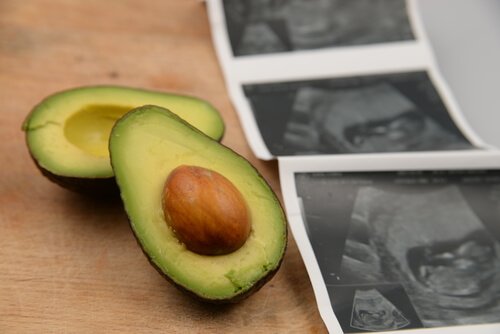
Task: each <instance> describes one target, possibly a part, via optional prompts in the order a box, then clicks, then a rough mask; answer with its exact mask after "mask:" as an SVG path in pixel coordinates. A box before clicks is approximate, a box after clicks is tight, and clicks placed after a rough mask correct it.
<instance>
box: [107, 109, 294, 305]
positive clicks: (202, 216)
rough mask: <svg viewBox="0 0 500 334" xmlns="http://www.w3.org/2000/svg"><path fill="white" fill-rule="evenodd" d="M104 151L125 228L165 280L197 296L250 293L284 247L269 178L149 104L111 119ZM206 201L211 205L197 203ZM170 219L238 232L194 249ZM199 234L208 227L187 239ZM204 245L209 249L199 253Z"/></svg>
mask: <svg viewBox="0 0 500 334" xmlns="http://www.w3.org/2000/svg"><path fill="white" fill-rule="evenodd" d="M109 150H110V156H111V164H112V166H113V169H114V172H115V177H116V181H117V184H118V186H119V189H120V193H121V198H122V201H123V204H124V207H125V211H126V212H127V215H128V218H129V222H130V225H131V227H132V231H133V233H134V235H135V237H136V239H137V241H138V244H139V245H140V246H141V248H142V250H143V252H144V254H145V255H146V256H147V258H148V259H149V261H150V263H151V264H152V265H153V266H154V267H155V268H156V269H157V270H158V271H159V272H160V273H161V274H163V275H164V276H165V277H166V278H167V280H169V281H170V282H173V283H174V284H175V285H176V286H177V287H179V288H181V290H183V291H186V292H188V293H189V294H191V295H194V296H196V297H198V298H200V299H202V300H204V301H208V302H213V303H224V302H236V301H238V300H241V299H243V298H244V297H247V296H249V295H250V294H251V293H253V292H255V291H256V290H258V288H260V287H261V286H262V285H263V284H264V283H265V282H267V281H268V280H269V279H271V277H272V276H273V275H274V273H276V271H277V270H278V268H279V266H280V264H281V261H282V259H283V255H284V252H285V249H286V245H287V223H286V218H285V215H284V212H283V209H282V207H281V204H280V202H279V200H278V199H277V197H276V195H275V194H274V192H273V191H272V189H271V188H270V186H269V185H268V183H267V182H266V181H265V180H264V178H263V177H262V176H261V175H260V174H259V172H258V171H257V170H256V169H255V168H254V167H253V166H252V165H251V164H250V163H249V162H248V161H247V160H246V159H245V158H243V157H242V156H240V155H238V154H237V153H235V152H234V151H232V150H231V149H229V148H228V147H226V146H224V145H222V144H220V143H219V142H217V141H215V140H213V139H212V138H210V137H208V136H207V135H205V134H203V133H202V132H201V131H199V130H197V129H196V128H194V127H193V126H191V125H190V124H189V123H187V122H186V121H184V120H182V119H181V118H180V117H178V116H177V115H175V114H173V113H172V112H170V111H168V110H166V109H164V108H161V107H158V106H151V105H150V106H142V107H139V108H136V109H134V110H132V111H131V112H129V113H127V114H126V115H125V116H124V117H122V118H121V119H120V120H119V121H118V122H117V123H116V124H115V126H114V127H113V130H112V132H111V136H110V142H109ZM214 175H216V177H214ZM222 179H224V180H225V181H222ZM210 182H213V183H210ZM226 183H227V184H226ZM233 188H235V189H236V190H237V193H239V195H237V194H236V192H235V189H233ZM193 189H194V190H193ZM174 190H176V191H174ZM170 196H174V200H173V201H172V202H171V203H170V204H171V205H172V206H173V209H172V208H171V207H170V206H169V201H170ZM240 196H241V198H239V197H240ZM216 198H218V199H219V200H216ZM228 198H229V199H230V200H227V199H228ZM172 203H173V204H172ZM207 203H208V206H209V207H210V205H212V206H213V207H215V206H217V205H218V207H217V208H216V209H214V210H212V209H211V208H207V207H203V205H204V204H207ZM214 203H215V204H214ZM242 203H244V206H245V207H246V209H244V208H242V206H241V204H242ZM216 204H217V205H216ZM170 209H172V210H170ZM174 209H178V210H177V211H174ZM233 209H234V210H236V212H235V213H234V214H233V213H231V212H232V211H234V210H233ZM169 210H170V211H169ZM214 212H215V213H214ZM233 218H234V219H233ZM247 219H248V222H247V221H246V220H247ZM173 220H175V221H176V222H177V223H179V224H181V225H182V224H193V228H197V227H200V226H199V225H198V226H197V224H204V223H206V224H211V223H214V224H217V223H221V224H225V225H223V228H222V238H223V239H224V238H225V236H224V234H227V235H230V232H227V233H226V231H225V229H226V226H229V225H230V224H232V223H233V220H235V221H236V223H240V222H241V225H240V227H237V228H236V229H237V230H239V231H241V232H242V233H241V234H239V236H237V237H236V238H233V239H234V240H235V242H234V243H232V242H230V243H228V244H226V243H224V242H222V243H219V241H220V240H219V239H220V237H221V235H218V236H217V235H214V236H212V237H213V239H212V240H209V241H208V243H207V242H205V244H203V245H202V247H201V248H200V249H202V250H203V251H198V249H197V248H196V247H194V248H191V247H189V245H187V243H188V242H187V241H186V240H185V239H181V238H179V234H178V232H180V231H179V229H180V227H179V226H176V225H174V224H172V223H173V222H172V221H173ZM205 220H208V222H206V221H205ZM197 221H201V223H200V222H197ZM247 224H248V226H249V229H248V230H247ZM184 226H186V225H184ZM217 228H218V226H215V227H213V229H217ZM189 231H191V232H192V231H193V229H192V228H191V227H190V228H188V232H189ZM203 233H208V234H209V233H210V231H208V232H207V231H204V232H203V231H201V229H200V232H193V233H192V234H194V235H191V236H190V235H188V236H187V239H188V241H189V239H192V238H196V237H197V236H199V235H200V234H203ZM238 238H243V244H241V243H240V242H239V240H236V239H238ZM222 241H224V240H222ZM230 241H231V240H230ZM193 244H194V245H196V243H193ZM207 245H209V247H211V246H214V247H212V250H211V251H208V252H205V251H204V250H205V249H206V246H207ZM219 245H221V247H220V249H218V246H219Z"/></svg>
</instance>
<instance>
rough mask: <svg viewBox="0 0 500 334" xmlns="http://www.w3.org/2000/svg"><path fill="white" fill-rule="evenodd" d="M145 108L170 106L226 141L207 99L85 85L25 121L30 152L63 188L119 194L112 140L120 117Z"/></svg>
mask: <svg viewBox="0 0 500 334" xmlns="http://www.w3.org/2000/svg"><path fill="white" fill-rule="evenodd" d="M145 104H155V105H159V106H163V107H167V108H169V109H170V110H172V111H174V112H175V113H176V114H178V115H179V116H180V117H182V118H183V119H185V120H186V121H188V122H189V123H191V124H193V126H195V127H197V128H199V129H200V130H201V131H203V132H204V133H206V134H207V135H208V136H210V137H212V138H214V139H216V140H220V139H221V138H222V136H223V134H224V123H223V120H222V118H221V116H220V114H219V113H218V111H217V110H216V109H214V108H213V107H212V106H211V105H210V104H209V103H207V102H206V101H204V100H201V99H198V98H195V97H190V96H183V95H176V94H169V93H163V92H155V91H148V90H142V89H135V88H128V87H119V86H93V87H80V88H75V89H70V90H66V91H62V92H59V93H56V94H54V95H51V96H49V97H47V98H46V99H44V100H43V101H42V102H41V103H40V104H38V105H37V106H36V107H35V108H34V109H33V111H32V112H31V113H30V115H29V116H28V117H27V119H26V120H25V121H24V124H23V127H22V128H23V130H24V131H25V132H26V141H27V145H28V148H29V151H30V154H31V156H32V158H33V160H34V161H35V163H36V165H37V166H38V167H39V168H40V170H41V171H42V173H43V174H44V175H45V176H47V177H48V178H49V179H51V180H52V181H54V182H56V183H58V184H59V185H61V186H63V187H66V188H69V189H72V190H76V191H79V192H87V193H92V194H94V195H96V194H99V193H102V192H103V191H104V192H109V191H110V192H113V191H116V184H115V181H114V179H113V170H112V168H111V164H110V161H109V152H108V139H109V134H110V132H111V128H112V127H113V125H114V123H115V122H116V120H117V119H119V118H120V117H121V116H123V115H124V114H125V113H126V112H128V111H130V110H131V109H133V108H136V107H138V106H142V105H145Z"/></svg>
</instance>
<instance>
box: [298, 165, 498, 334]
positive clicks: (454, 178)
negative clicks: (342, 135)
mask: <svg viewBox="0 0 500 334" xmlns="http://www.w3.org/2000/svg"><path fill="white" fill-rule="evenodd" d="M296 185H297V192H298V196H299V197H300V200H301V202H302V204H303V211H304V212H303V216H304V221H305V224H306V225H307V231H308V232H307V233H308V236H309V239H310V240H311V245H312V247H313V250H314V252H315V255H316V258H317V260H318V264H319V266H320V269H321V273H322V275H323V278H324V280H325V284H326V286H327V289H328V291H329V293H330V297H331V303H332V308H333V310H334V312H335V313H336V315H337V317H338V319H339V322H340V323H341V326H342V327H343V329H344V331H345V332H359V330H360V329H361V330H370V331H381V330H389V329H391V330H395V329H403V328H410V327H411V328H418V327H441V326H456V325H470V324H481V323H495V322H500V171H419V172H417V171H415V172H359V173H356V172H348V173H299V174H296ZM388 284H390V285H393V286H395V287H396V288H397V289H396V290H398V291H399V292H398V293H392V294H390V293H388V292H387V290H385V292H384V290H381V289H383V288H384V287H387V285H388ZM391 290H392V291H396V290H395V288H394V287H393V288H392V289H391ZM346 291H347V292H348V293H346ZM361 309H363V310H364V312H363V313H361V312H360V310H361ZM361 314H363V315H364V316H363V317H362V316H361Z"/></svg>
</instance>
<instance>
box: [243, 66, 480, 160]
mask: <svg viewBox="0 0 500 334" xmlns="http://www.w3.org/2000/svg"><path fill="white" fill-rule="evenodd" d="M244 91H245V95H246V97H247V98H248V100H249V102H250V105H251V108H252V111H253V113H254V115H255V118H256V120H257V124H258V126H259V129H260V132H261V133H262V136H263V139H264V141H265V143H266V146H267V147H268V149H269V151H270V152H271V153H272V154H273V155H275V156H287V155H310V154H336V153H376V152H405V151H434V150H461V149H471V148H473V146H472V144H471V143H470V142H469V141H468V140H467V139H466V138H465V137H464V135H463V134H462V133H461V132H460V130H459V129H458V127H457V126H456V125H455V123H454V122H453V120H452V118H451V117H450V114H449V112H448V110H447V108H446V106H445V105H444V103H443V101H442V100H441V98H440V96H439V94H438V92H437V91H436V89H435V87H434V85H433V84H432V81H431V80H430V78H429V76H428V75H427V73H426V72H422V71H419V72H406V73H396V74H381V75H370V76H357V77H343V78H335V79H323V80H311V81H297V82H285V83H272V84H254V85H245V86H244Z"/></svg>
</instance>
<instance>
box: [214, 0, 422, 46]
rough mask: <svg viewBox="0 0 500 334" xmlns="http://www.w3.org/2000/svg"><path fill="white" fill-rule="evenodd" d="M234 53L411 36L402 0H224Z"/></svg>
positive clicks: (346, 43) (401, 39) (383, 40)
mask: <svg viewBox="0 0 500 334" xmlns="http://www.w3.org/2000/svg"><path fill="white" fill-rule="evenodd" d="M223 6H224V14H225V17H226V23H227V31H228V35H229V39H230V42H231V46H232V50H233V54H234V55H235V56H245V55H256V54H266V53H275V52H287V51H294V50H308V49H318V48H324V47H338V46H352V45H366V44H373V43H388V42H396V41H405V40H412V39H414V35H413V32H412V28H411V24H410V21H409V18H408V14H407V8H406V1H405V0H285V1H283V0H224V1H223Z"/></svg>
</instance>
